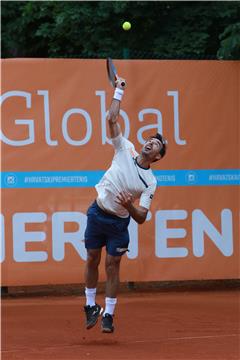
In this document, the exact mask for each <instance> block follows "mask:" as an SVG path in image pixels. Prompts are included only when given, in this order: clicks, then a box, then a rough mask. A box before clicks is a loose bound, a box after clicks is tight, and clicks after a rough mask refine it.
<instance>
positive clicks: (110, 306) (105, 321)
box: [102, 254, 121, 333]
mask: <svg viewBox="0 0 240 360" xmlns="http://www.w3.org/2000/svg"><path fill="white" fill-rule="evenodd" d="M120 262H121V256H111V255H109V254H107V256H106V263H105V268H106V275H107V281H106V300H105V301H106V307H105V311H104V314H103V318H102V332H106V333H111V332H113V331H114V327H113V313H114V308H115V305H116V303H117V292H118V288H119V270H120Z"/></svg>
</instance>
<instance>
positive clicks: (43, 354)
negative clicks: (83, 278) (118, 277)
mask: <svg viewBox="0 0 240 360" xmlns="http://www.w3.org/2000/svg"><path fill="white" fill-rule="evenodd" d="M97 300H98V302H99V303H100V304H103V300H104V298H103V295H100V296H98V298H97ZM83 305H84V297H80V296H68V297H65V296H63V297H37V298H24V299H19V298H18V299H4V300H3V301H2V359H3V360H13V359H14V360H15V359H19V360H20V359H21V360H38V359H49V360H51V359H56V360H73V359H76V360H77V359H78V360H85V359H88V360H135V359H136V360H153V359H154V360H163V359H164V360H165V359H172V360H173V359H174V360H181V359H183V360H200V359H201V360H203V359H204V360H205V359H208V360H216V359H218V360H233V359H237V360H239V359H240V352H239V339H240V338H239V293H238V292H237V291H228V292H224V291H206V292H172V291H171V292H169V293H166V292H161V293H149V292H146V293H137V294H136V293H135V292H134V293H129V294H121V295H119V297H118V305H117V309H116V315H115V327H116V331H115V333H114V334H102V333H101V332H100V322H98V324H97V325H96V326H95V328H93V329H91V330H85V326H84V321H85V319H84V314H83V311H82V306H83Z"/></svg>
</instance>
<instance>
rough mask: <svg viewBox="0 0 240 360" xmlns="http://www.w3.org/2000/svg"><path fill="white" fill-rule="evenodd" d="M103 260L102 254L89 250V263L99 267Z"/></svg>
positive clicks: (91, 265)
mask: <svg viewBox="0 0 240 360" xmlns="http://www.w3.org/2000/svg"><path fill="white" fill-rule="evenodd" d="M100 260H101V254H99V253H95V252H91V251H88V254H87V264H88V266H90V267H98V265H99V263H100Z"/></svg>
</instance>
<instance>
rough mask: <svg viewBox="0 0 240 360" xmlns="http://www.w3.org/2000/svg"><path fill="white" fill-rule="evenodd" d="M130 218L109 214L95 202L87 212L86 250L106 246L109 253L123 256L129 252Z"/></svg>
mask: <svg viewBox="0 0 240 360" xmlns="http://www.w3.org/2000/svg"><path fill="white" fill-rule="evenodd" d="M129 222H130V216H129V217H127V218H120V217H119V216H115V215H111V214H107V213H106V212H105V211H103V210H102V209H101V208H100V207H99V206H98V204H97V202H96V201H95V202H94V203H93V204H92V205H91V206H90V207H89V209H88V211H87V227H86V230H85V247H86V249H100V248H102V247H103V246H106V250H107V253H108V254H109V255H112V256H121V255H123V254H124V253H125V252H126V251H128V244H129V234H128V225H129Z"/></svg>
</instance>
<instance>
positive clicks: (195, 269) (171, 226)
mask: <svg viewBox="0 0 240 360" xmlns="http://www.w3.org/2000/svg"><path fill="white" fill-rule="evenodd" d="M115 65H116V67H117V69H118V73H119V74H121V76H123V77H125V78H126V80H127V84H128V87H127V89H126V91H125V94H124V99H123V101H122V107H121V112H120V124H121V127H122V130H123V133H124V135H125V136H126V137H127V138H129V139H130V141H132V142H133V143H134V144H135V147H136V150H137V151H140V149H141V146H142V144H143V143H144V140H145V139H146V138H147V137H148V136H149V135H150V134H152V133H155V132H156V131H159V132H160V133H163V134H164V136H165V137H166V138H167V139H168V143H169V146H168V153H167V156H166V157H165V158H164V159H163V160H161V161H160V162H157V163H156V164H155V165H154V167H153V170H154V173H155V175H156V178H157V181H158V187H157V191H156V194H155V196H154V200H153V203H152V207H151V210H150V212H149V214H148V218H147V221H146V222H145V223H144V224H143V225H137V224H136V223H135V222H134V221H133V220H132V221H131V223H130V227H129V230H130V239H131V240H130V246H129V250H130V252H129V253H127V255H126V256H125V257H124V259H123V262H122V269H121V280H122V281H125V280H126V281H154V280H156V281H160V280H188V279H189V280H194V279H230V278H239V268H238V261H239V183H240V174H239V91H240V89H239V74H240V63H239V62H237V61H235V62H231V61H227V62H226V61H225V62H221V61H159V60H148V61H142V60H118V61H115ZM112 92H113V91H112V89H111V87H110V85H109V83H108V80H107V75H106V66H105V61H103V60H56V59H35V60H34V59H11V60H10V59H9V60H3V61H2V96H1V107H2V129H1V151H2V157H1V158H2V173H1V187H2V189H1V193H2V209H1V210H2V211H1V217H0V218H1V225H2V226H1V229H2V236H1V263H2V285H5V286H10V285H33V284H61V283H79V282H83V281H84V278H83V273H84V262H85V260H86V250H85V247H84V230H85V226H86V210H87V208H88V206H89V205H90V204H91V202H93V200H94V199H95V197H96V191H95V189H94V186H95V184H96V183H97V182H98V180H99V179H100V178H101V176H102V174H103V173H104V171H105V170H106V169H107V168H108V167H109V165H110V164H111V160H112V157H113V149H112V146H111V145H110V144H109V138H108V130H107V123H106V115H107V109H108V107H109V104H110V102H111V98H112ZM100 270H101V271H100V280H104V279H105V275H104V266H103V265H102V266H101V269H100Z"/></svg>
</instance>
